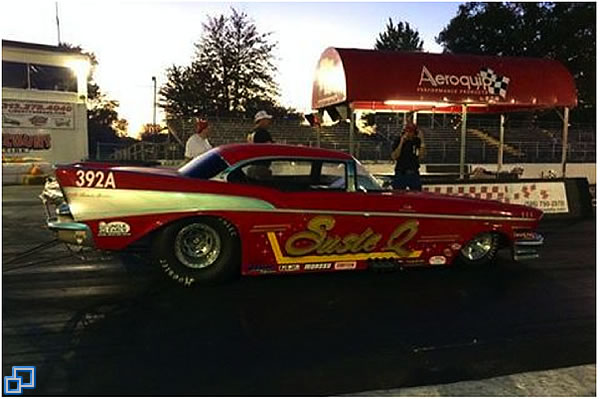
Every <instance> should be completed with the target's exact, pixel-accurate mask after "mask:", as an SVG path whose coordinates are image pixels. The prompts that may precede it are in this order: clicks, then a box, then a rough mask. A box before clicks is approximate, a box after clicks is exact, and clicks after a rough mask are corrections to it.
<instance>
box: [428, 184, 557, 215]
mask: <svg viewBox="0 0 600 399" xmlns="http://www.w3.org/2000/svg"><path fill="white" fill-rule="evenodd" d="M423 191H426V192H430V193H439V194H448V195H458V196H463V197H471V198H479V199H489V200H495V201H501V202H504V203H507V204H517V205H527V206H531V207H533V208H537V209H540V210H542V211H544V213H569V204H568V201H567V192H566V189H565V184H564V182H514V183H491V182H490V183H474V184H452V185H449V184H433V185H424V186H423Z"/></svg>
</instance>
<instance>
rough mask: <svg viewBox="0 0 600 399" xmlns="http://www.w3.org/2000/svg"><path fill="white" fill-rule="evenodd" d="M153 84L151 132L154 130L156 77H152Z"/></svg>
mask: <svg viewBox="0 0 600 399" xmlns="http://www.w3.org/2000/svg"><path fill="white" fill-rule="evenodd" d="M152 82H153V83H154V102H153V103H152V130H155V129H156V76H152Z"/></svg>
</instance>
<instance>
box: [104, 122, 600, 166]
mask: <svg viewBox="0 0 600 399" xmlns="http://www.w3.org/2000/svg"><path fill="white" fill-rule="evenodd" d="M438 119H440V118H438ZM434 122H435V123H430V122H428V121H427V120H424V118H422V117H421V118H420V119H419V126H420V128H421V130H422V131H423V135H424V138H425V146H426V157H425V161H424V163H427V164H457V163H458V162H459V156H460V127H459V126H457V125H456V123H452V122H451V119H450V118H445V117H444V118H443V122H442V123H440V122H439V121H438V120H437V119H436V120H434ZM168 125H169V126H170V128H171V131H173V132H175V133H176V135H177V137H178V138H179V140H173V139H171V144H170V145H169V149H168V150H166V149H161V148H160V146H161V144H153V145H151V148H152V150H151V151H150V150H148V149H142V150H136V151H131V149H122V150H118V151H115V152H114V153H113V155H112V158H113V159H130V158H131V157H132V156H134V155H132V154H138V155H135V156H136V157H139V154H140V153H141V154H142V155H141V156H142V157H143V158H142V159H143V160H148V159H152V158H153V157H154V158H156V159H183V150H184V144H185V142H186V141H187V139H188V138H189V136H190V135H191V134H193V132H194V124H193V123H192V122H191V121H170V122H169V123H168ZM211 125H212V126H213V131H212V133H211V136H210V139H209V140H210V142H211V143H212V144H213V146H219V145H222V144H227V143H239V142H245V141H246V137H247V135H248V134H249V133H250V132H251V131H252V128H253V123H252V120H250V119H220V120H214V121H212V122H211ZM376 125H377V128H376V131H377V133H376V134H371V135H368V134H362V133H360V132H359V131H358V130H356V133H355V155H356V156H357V158H358V159H361V160H389V159H390V154H391V152H392V148H391V146H392V143H393V140H394V138H395V137H396V136H397V135H398V134H399V133H400V132H401V131H402V125H401V124H399V123H398V119H395V118H391V117H389V116H387V117H384V118H379V119H376ZM270 131H271V134H272V136H273V138H274V140H275V141H276V142H278V143H284V144H293V145H306V146H316V145H317V142H318V138H317V134H318V132H320V146H321V147H322V148H329V149H335V150H340V151H348V149H349V124H348V123H347V122H344V121H342V122H340V123H338V124H336V125H333V126H323V127H321V128H319V129H317V128H314V127H311V126H306V125H301V124H300V122H298V121H285V120H276V121H274V123H273V125H272V126H271V127H270ZM499 135H500V129H499V124H498V123H495V124H494V123H493V121H490V120H489V119H488V120H483V121H482V120H477V119H475V118H473V119H471V120H469V121H468V122H467V142H466V159H467V162H469V163H496V162H497V160H498V145H499ZM177 141H180V142H181V144H174V143H176V142H177ZM504 142H505V145H506V147H505V149H504V163H540V162H544V163H554V162H560V161H561V156H562V130H561V127H560V126H559V125H556V124H555V125H548V126H535V127H533V126H530V125H528V124H526V123H521V124H519V123H508V124H507V125H506V126H505V133H504ZM150 144H151V143H146V144H141V146H142V148H144V146H149V145H150ZM136 145H137V146H139V145H140V143H138V144H136ZM162 157H166V158H162ZM568 161H569V162H595V161H596V144H595V127H592V126H573V127H572V128H571V129H570V133H569V152H568Z"/></svg>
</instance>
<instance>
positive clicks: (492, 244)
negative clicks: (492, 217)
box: [458, 232, 500, 267]
mask: <svg viewBox="0 0 600 399" xmlns="http://www.w3.org/2000/svg"><path fill="white" fill-rule="evenodd" d="M499 249H500V236H499V235H498V234H497V233H494V232H486V233H481V234H478V235H476V236H475V237H473V238H472V239H471V240H469V241H468V242H467V243H466V244H465V245H463V247H462V248H461V250H460V252H459V254H458V261H459V263H460V264H461V265H463V266H467V267H482V266H489V265H492V264H493V263H494V261H495V260H496V256H497V255H498V250H499Z"/></svg>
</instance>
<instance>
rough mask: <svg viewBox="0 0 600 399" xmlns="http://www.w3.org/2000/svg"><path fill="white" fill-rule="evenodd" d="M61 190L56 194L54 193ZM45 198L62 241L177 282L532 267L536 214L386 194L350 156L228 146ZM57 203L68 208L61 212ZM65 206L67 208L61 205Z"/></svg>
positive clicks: (110, 169)
mask: <svg viewBox="0 0 600 399" xmlns="http://www.w3.org/2000/svg"><path fill="white" fill-rule="evenodd" d="M56 182H57V183H56ZM56 182H54V184H55V185H56V187H55V188H54V190H53V189H52V183H48V184H47V186H48V187H47V188H46V190H45V191H44V193H43V194H42V198H43V200H44V202H45V203H46V205H47V207H48V208H52V207H49V206H48V205H49V204H50V203H54V204H56V205H58V206H57V207H56V209H53V210H52V209H51V212H52V213H49V220H48V227H49V228H50V229H52V230H54V231H55V232H56V233H57V235H58V237H59V239H61V240H63V241H65V242H68V243H72V244H77V245H83V246H93V247H96V248H98V249H101V250H111V251H120V250H126V249H129V248H132V247H135V248H142V249H144V248H145V250H146V251H147V252H148V253H150V254H151V255H152V257H153V259H154V260H155V262H156V263H157V264H158V265H159V266H160V267H161V268H162V269H163V270H164V271H165V272H166V273H167V274H168V275H169V276H170V277H171V278H173V279H174V280H175V281H177V282H179V283H182V284H184V285H191V284H192V283H195V282H215V281H225V280H227V279H230V278H233V277H235V276H236V275H239V274H242V275H261V274H268V273H276V274H284V273H285V274H293V273H308V272H332V271H338V270H355V269H356V270H360V269H367V268H374V269H377V268H382V269H386V268H403V267H411V266H418V265H450V264H452V263H455V262H456V261H458V262H461V263H463V264H467V265H484V264H487V263H490V262H492V261H493V260H494V258H495V256H496V254H497V252H498V250H499V249H500V248H502V247H504V246H509V247H511V248H512V250H513V257H514V259H515V260H523V259H531V258H535V257H537V256H538V252H537V249H538V247H539V246H540V245H541V244H542V242H543V238H542V237H541V235H539V234H538V233H536V231H535V230H536V227H537V225H538V223H539V221H540V219H541V218H542V212H541V211H539V210H537V209H534V208H530V207H525V206H517V205H509V204H504V203H500V202H495V201H486V200H475V199H468V198H459V197H452V196H445V195H439V194H428V193H422V192H406V191H386V190H384V189H383V188H382V187H381V185H380V184H379V183H378V181H377V180H376V179H375V178H373V176H371V175H370V174H369V173H368V172H367V171H366V170H365V168H364V167H363V166H362V165H361V164H360V163H359V162H358V161H357V160H356V159H354V158H353V157H352V156H350V155H348V154H346V153H342V152H338V151H330V150H324V149H318V148H309V147H301V146H287V145H277V144H231V145H225V146H221V147H218V148H215V149H213V150H211V151H208V152H207V153H204V154H203V155H201V156H199V157H197V158H195V159H193V160H192V161H190V162H189V163H188V164H186V165H185V166H183V167H182V168H180V169H179V170H175V169H165V168H143V167H128V166H110V165H107V164H101V163H78V164H73V165H67V166H60V167H58V168H57V170H56ZM63 200H64V202H62V201H63ZM61 202H62V203H61Z"/></svg>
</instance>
